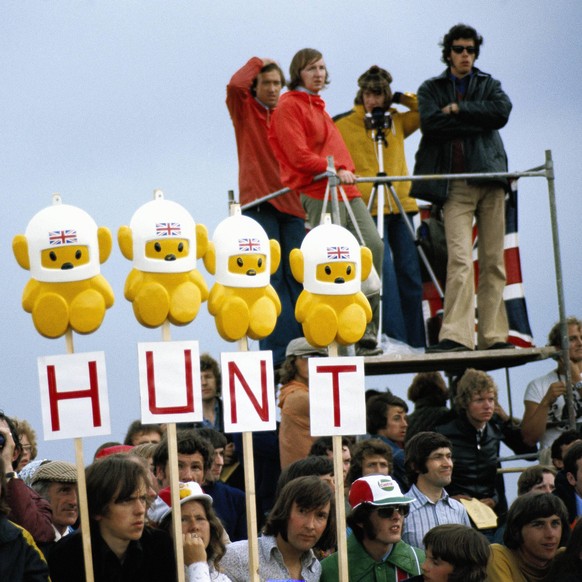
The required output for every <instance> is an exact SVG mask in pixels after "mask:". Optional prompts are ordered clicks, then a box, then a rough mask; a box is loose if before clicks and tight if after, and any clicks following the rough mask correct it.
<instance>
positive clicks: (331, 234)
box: [290, 224, 372, 347]
mask: <svg viewBox="0 0 582 582" xmlns="http://www.w3.org/2000/svg"><path fill="white" fill-rule="evenodd" d="M290 264H291V272H292V273H293V276H294V277H295V279H296V280H297V281H298V282H299V283H303V291H302V292H301V295H299V299H298V300H297V304H296V306H295V318H296V319H297V321H298V322H299V323H301V325H302V327H303V334H304V335H305V338H306V339H307V341H308V342H309V343H310V344H311V345H313V346H317V347H326V346H328V345H329V344H331V343H332V342H333V341H336V342H338V343H339V344H342V345H347V344H353V343H356V342H357V341H359V340H360V339H361V338H362V336H363V335H364V331H365V330H366V324H367V323H369V322H370V321H371V319H372V310H371V308H370V304H369V303H368V300H367V299H366V296H365V295H364V294H363V293H362V292H361V290H360V289H361V282H362V281H364V280H365V279H366V278H367V277H368V275H369V274H370V270H371V268H372V253H371V251H370V249H368V248H367V247H360V245H359V244H358V241H357V240H356V238H355V237H354V236H353V235H352V234H351V233H350V232H349V231H348V230H347V229H345V228H343V227H342V226H338V225H334V224H322V225H320V226H317V227H315V228H314V229H312V230H311V231H310V232H309V233H308V234H307V236H306V237H305V239H304V240H303V243H302V244H301V249H293V250H292V251H291V255H290Z"/></svg>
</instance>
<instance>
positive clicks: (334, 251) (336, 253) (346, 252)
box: [327, 247, 350, 261]
mask: <svg viewBox="0 0 582 582" xmlns="http://www.w3.org/2000/svg"><path fill="white" fill-rule="evenodd" d="M327 258H328V259H333V260H335V261H342V260H349V258H350V249H349V247H327Z"/></svg>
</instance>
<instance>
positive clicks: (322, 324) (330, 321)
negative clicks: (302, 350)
mask: <svg viewBox="0 0 582 582" xmlns="http://www.w3.org/2000/svg"><path fill="white" fill-rule="evenodd" d="M337 329H338V321H337V316H336V314H335V311H334V310H333V309H332V308H331V307H330V306H329V305H325V304H320V305H317V306H315V307H314V308H313V309H312V310H311V312H310V313H308V314H307V316H306V317H305V321H304V322H303V333H304V334H305V339H307V341H308V342H309V343H310V344H311V345H312V346H317V347H327V346H328V345H329V344H331V343H332V342H333V341H334V340H335V336H336V333H337Z"/></svg>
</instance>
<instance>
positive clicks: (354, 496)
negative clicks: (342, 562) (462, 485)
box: [321, 475, 425, 582]
mask: <svg viewBox="0 0 582 582" xmlns="http://www.w3.org/2000/svg"><path fill="white" fill-rule="evenodd" d="M349 501H350V505H351V506H352V511H351V513H350V514H349V516H348V518H347V523H348V525H349V526H350V528H351V529H352V532H353V533H352V535H351V536H350V537H349V538H348V569H349V579H350V580H358V582H376V581H378V580H404V579H405V578H409V577H411V576H417V575H418V574H420V565H421V564H422V563H423V562H424V558H425V555H424V551H423V550H419V549H418V548H415V547H413V546H409V545H408V544H407V543H406V542H403V541H402V539H401V536H402V528H403V524H404V519H405V517H406V516H407V515H408V511H409V509H410V503H411V502H412V501H413V499H412V497H405V496H404V495H402V492H401V491H400V487H399V486H398V483H396V481H394V480H393V479H392V478H391V477H390V476H389V475H388V476H384V475H368V476H367V477H362V478H360V479H356V481H354V483H353V484H352V486H351V488H350V493H349ZM321 567H322V575H321V582H336V581H337V580H339V575H338V555H337V553H336V554H332V555H331V556H329V557H328V558H326V559H325V560H323V562H322V563H321Z"/></svg>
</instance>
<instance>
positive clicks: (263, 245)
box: [212, 214, 271, 288]
mask: <svg viewBox="0 0 582 582" xmlns="http://www.w3.org/2000/svg"><path fill="white" fill-rule="evenodd" d="M212 242H213V243H214V248H215V253H216V282H217V283H220V284H222V285H226V286H227V287H250V288H254V287H266V286H267V285H268V284H269V282H270V280H271V245H270V242H269V237H268V236H267V233H266V232H265V229H264V228H263V227H262V226H261V225H260V224H259V223H258V222H257V221H256V220H253V219H252V218H249V217H248V216H244V215H242V214H234V215H233V216H229V217H228V218H225V219H224V220H223V221H222V222H221V223H220V224H219V225H218V226H217V227H216V230H215V231H214V235H213V237H212ZM257 254H261V255H264V256H265V264H264V269H263V268H262V269H261V271H256V269H255V270H253V271H254V274H253V275H252V276H249V273H248V272H240V273H233V272H232V271H231V270H229V268H228V262H229V259H230V257H235V256H240V257H241V259H242V258H243V257H244V255H257Z"/></svg>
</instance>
